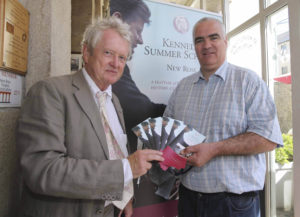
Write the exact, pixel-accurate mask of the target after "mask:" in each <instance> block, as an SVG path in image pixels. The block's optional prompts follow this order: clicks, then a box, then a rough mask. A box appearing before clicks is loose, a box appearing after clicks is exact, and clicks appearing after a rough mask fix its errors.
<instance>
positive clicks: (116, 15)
mask: <svg viewBox="0 0 300 217" xmlns="http://www.w3.org/2000/svg"><path fill="white" fill-rule="evenodd" d="M112 16H115V17H118V18H120V19H121V20H122V19H123V18H122V14H121V13H120V12H119V11H116V12H114V13H113V14H112Z"/></svg>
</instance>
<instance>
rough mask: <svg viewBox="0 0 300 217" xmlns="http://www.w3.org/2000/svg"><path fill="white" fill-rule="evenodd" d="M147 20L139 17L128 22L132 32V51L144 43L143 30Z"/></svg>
mask: <svg viewBox="0 0 300 217" xmlns="http://www.w3.org/2000/svg"><path fill="white" fill-rule="evenodd" d="M144 24H145V22H144V21H143V20H142V19H137V20H135V21H132V22H128V25H129V26H130V30H131V32H132V53H133V52H134V49H135V48H136V47H137V46H138V44H143V38H142V32H143V29H144Z"/></svg>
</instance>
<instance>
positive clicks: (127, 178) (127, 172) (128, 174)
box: [122, 158, 133, 186]
mask: <svg viewBox="0 0 300 217" xmlns="http://www.w3.org/2000/svg"><path fill="white" fill-rule="evenodd" d="M122 163H123V172H124V186H125V185H126V184H128V183H130V182H131V181H132V179H133V175H132V170H131V167H130V164H129V161H128V159H127V158H124V159H122Z"/></svg>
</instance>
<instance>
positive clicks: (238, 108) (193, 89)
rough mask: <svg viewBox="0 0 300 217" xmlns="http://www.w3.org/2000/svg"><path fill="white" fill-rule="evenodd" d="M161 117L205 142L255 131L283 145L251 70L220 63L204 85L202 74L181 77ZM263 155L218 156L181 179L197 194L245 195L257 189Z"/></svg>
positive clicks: (273, 111) (261, 177)
mask: <svg viewBox="0 0 300 217" xmlns="http://www.w3.org/2000/svg"><path fill="white" fill-rule="evenodd" d="M164 116H169V117H172V118H175V119H179V120H182V121H184V122H185V123H186V124H190V125H191V126H192V127H194V128H195V129H196V130H197V131H199V132H200V133H201V134H203V135H205V136H206V141H205V142H207V143H210V142H216V141H220V140H224V139H228V138H230V137H233V136H236V135H238V134H241V133H245V132H254V133H256V134H258V135H260V136H263V137H264V138H266V139H268V140H270V141H272V142H274V143H276V144H278V145H282V144H283V142H282V137H281V131H280V127H279V123H278V119H277V115H276V108H275V105H274V102H273V99H272V96H271V95H270V93H269V90H268V87H267V86H266V84H265V82H264V81H263V80H261V79H260V78H259V77H258V76H257V75H256V74H255V73H254V72H253V71H250V70H248V69H244V68H241V67H237V66H234V65H232V64H229V63H227V62H226V61H225V62H224V64H223V65H222V66H221V67H220V68H219V69H218V70H217V71H216V72H215V73H214V74H213V75H211V76H210V77H209V80H205V79H204V76H203V75H202V73H201V72H198V73H195V74H192V75H190V76H188V77H186V78H184V79H183V80H182V81H181V82H180V83H179V84H178V86H177V87H176V89H175V90H174V92H173V93H172V95H171V97H170V100H169V103H168V106H167V108H166V111H165V114H164ZM265 173H266V159H265V154H264V153H261V154H257V155H245V156H220V157H216V158H214V159H212V160H210V161H209V162H208V163H207V164H206V165H204V166H202V167H194V168H193V169H192V170H190V171H189V172H188V173H187V174H184V175H183V176H182V177H181V181H182V183H183V185H185V186H186V187H187V188H189V189H192V190H194V191H198V192H207V193H213V192H224V191H226V192H232V193H238V194H239V193H243V192H248V191H254V190H261V189H262V188H263V185H264V180H265Z"/></svg>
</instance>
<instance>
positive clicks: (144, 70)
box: [113, 0, 222, 217]
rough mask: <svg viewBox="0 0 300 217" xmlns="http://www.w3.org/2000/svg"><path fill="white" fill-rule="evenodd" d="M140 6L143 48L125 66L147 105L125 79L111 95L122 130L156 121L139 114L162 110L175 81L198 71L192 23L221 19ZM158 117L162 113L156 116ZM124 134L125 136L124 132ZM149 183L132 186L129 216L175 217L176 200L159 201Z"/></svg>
mask: <svg viewBox="0 0 300 217" xmlns="http://www.w3.org/2000/svg"><path fill="white" fill-rule="evenodd" d="M144 2H145V3H146V5H147V6H148V8H149V10H150V11H151V16H150V24H145V25H144V29H143V31H142V33H141V34H142V42H143V43H142V44H141V43H140V44H139V45H138V46H137V47H135V48H134V54H133V57H132V60H131V61H130V62H129V63H128V66H129V69H130V70H129V71H130V75H131V77H132V79H133V81H134V82H135V84H136V86H137V87H138V89H139V91H140V92H141V93H142V94H145V95H146V96H147V97H149V98H150V101H151V102H149V101H147V100H144V101H142V100H141V101H138V100H136V99H135V98H138V96H140V95H141V93H139V92H136V93H134V92H130V90H131V89H132V87H133V86H134V85H133V84H132V83H131V84H132V86H130V87H128V89H125V86H126V85H127V84H128V83H129V78H130V76H129V75H127V76H128V77H127V80H125V81H124V82H123V88H124V89H122V90H123V91H119V92H118V93H117V94H116V95H117V96H118V98H119V100H120V102H121V105H122V108H123V111H124V118H125V123H126V124H127V127H128V126H129V124H128V123H129V122H130V123H133V120H136V121H138V120H139V119H140V120H139V122H138V123H140V122H142V121H143V120H145V119H146V118H149V117H150V116H151V117H153V118H154V117H156V116H155V115H156V114H153V113H151V112H148V113H147V112H144V110H146V108H145V107H146V105H149V107H150V108H151V106H152V107H153V110H155V109H154V106H158V104H165V105H166V104H167V103H168V99H169V97H170V95H171V93H172V92H173V90H174V88H175V87H176V85H177V84H178V82H179V81H180V80H181V79H182V78H184V77H186V76H188V75H190V74H192V73H195V72H197V71H199V69H200V65H199V63H198V60H197V56H196V54H195V51H194V44H193V40H192V31H193V26H194V24H195V23H196V22H197V21H198V20H199V19H201V18H203V17H215V18H218V19H222V18H221V16H220V15H218V14H214V13H210V12H205V11H201V10H195V9H191V8H188V7H183V6H179V5H175V4H170V3H162V2H159V1H154V0H144ZM166 15H167V16H166ZM127 73H128V72H127ZM121 79H122V78H121ZM130 88H131V89H130ZM113 90H114V87H113ZM125 93H127V95H129V94H135V95H136V97H132V96H124V95H125ZM140 98H142V96H141V97H140ZM135 100H136V101H135ZM126 103H127V104H126ZM153 103H155V104H156V105H154V104H153ZM142 104H143V106H142ZM131 105H133V106H131ZM137 105H138V106H137ZM143 112H144V114H143ZM147 114H148V116H147ZM162 114H163V112H162V113H161V114H160V115H159V116H162ZM138 123H136V124H134V125H133V126H131V127H134V126H136V125H137V124H138ZM127 135H129V133H128V131H127ZM135 139H136V137H135ZM130 142H131V141H130ZM130 144H132V143H130ZM150 182H151V181H150V178H149V174H147V175H145V176H142V177H141V181H139V184H138V186H136V185H135V198H136V203H135V205H134V213H133V217H175V216H177V202H178V201H177V199H176V198H177V197H176V195H175V197H172V199H168V200H166V199H164V198H162V197H160V196H158V193H159V192H161V188H160V186H155V185H154V184H153V183H150ZM176 183H177V182H176ZM171 195H173V193H171Z"/></svg>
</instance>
